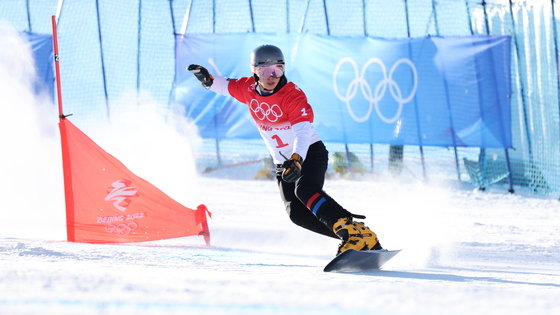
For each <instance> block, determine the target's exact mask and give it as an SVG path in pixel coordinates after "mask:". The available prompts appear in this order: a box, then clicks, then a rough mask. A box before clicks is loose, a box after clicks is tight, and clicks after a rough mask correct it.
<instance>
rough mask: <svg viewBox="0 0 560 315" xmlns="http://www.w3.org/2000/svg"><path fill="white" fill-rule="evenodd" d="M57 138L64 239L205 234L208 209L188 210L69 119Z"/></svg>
mask: <svg viewBox="0 0 560 315" xmlns="http://www.w3.org/2000/svg"><path fill="white" fill-rule="evenodd" d="M59 127H60V134H61V139H62V156H63V165H64V186H65V196H66V217H67V220H66V225H67V233H68V241H71V242H84V243H125V242H142V241H153V240H160V239H167V238H175V237H183V236H191V235H204V239H205V240H206V242H207V243H209V241H210V233H209V229H208V224H207V221H206V214H207V213H208V214H209V212H208V210H207V209H206V207H205V206H204V205H200V206H198V207H197V209H196V210H193V209H189V208H187V207H185V206H183V205H181V204H180V203H178V202H177V201H175V200H173V199H172V198H170V197H169V196H167V195H166V194H165V193H163V192H162V191H161V190H159V189H158V188H156V187H155V186H154V185H152V184H150V183H149V182H147V181H146V180H144V179H142V178H140V177H138V176H136V175H135V174H133V173H132V172H131V171H130V170H128V169H127V168H126V166H124V164H122V163H121V162H120V161H119V160H117V159H116V158H115V157H113V156H111V155H110V154H108V153H107V152H105V151H104V150H103V149H102V148H101V147H99V146H98V145H97V144H95V142H93V141H92V140H91V139H90V138H89V137H88V136H87V135H85V134H84V133H83V132H82V131H81V130H80V129H78V128H77V127H76V126H75V125H74V124H72V122H70V120H68V119H61V121H60V123H59Z"/></svg>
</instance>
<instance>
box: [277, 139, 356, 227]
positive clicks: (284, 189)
mask: <svg viewBox="0 0 560 315" xmlns="http://www.w3.org/2000/svg"><path fill="white" fill-rule="evenodd" d="M328 162H329V152H328V151H327V149H326V148H325V145H324V144H323V142H322V141H318V142H315V143H313V144H312V145H310V146H309V150H308V151H307V156H306V158H305V160H304V161H303V165H302V168H301V177H300V178H299V179H298V180H297V181H296V182H295V183H287V182H285V181H283V180H282V176H281V174H282V173H281V171H278V172H277V174H276V179H277V180H278V187H279V188H280V196H281V197H282V200H283V201H284V204H285V206H286V212H288V215H289V216H290V219H291V220H292V222H294V223H295V224H297V225H299V226H301V227H303V228H306V229H308V230H311V231H313V232H316V233H319V234H323V235H326V236H330V237H334V238H338V237H337V236H336V234H334V232H333V231H332V226H333V224H334V223H335V222H336V221H337V220H338V219H340V218H343V217H351V216H352V214H351V213H350V212H348V211H347V210H345V209H344V208H342V207H341V206H340V205H339V204H338V203H337V202H336V201H335V200H334V199H332V198H331V197H330V196H329V195H327V194H326V193H325V192H324V191H323V184H324V183H325V174H326V172H327V167H328Z"/></svg>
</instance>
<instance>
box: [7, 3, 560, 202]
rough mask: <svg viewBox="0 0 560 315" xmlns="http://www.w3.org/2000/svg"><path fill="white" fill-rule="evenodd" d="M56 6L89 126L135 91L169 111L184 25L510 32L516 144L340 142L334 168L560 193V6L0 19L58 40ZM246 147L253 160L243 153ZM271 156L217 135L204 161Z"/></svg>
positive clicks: (186, 10)
mask: <svg viewBox="0 0 560 315" xmlns="http://www.w3.org/2000/svg"><path fill="white" fill-rule="evenodd" d="M58 5H60V6H61V10H60V16H59V45H60V50H61V70H62V74H61V75H62V78H63V81H62V88H63V93H64V101H65V109H66V112H67V113H73V114H74V118H73V120H74V121H75V122H76V123H78V124H79V123H80V121H87V120H88V119H92V118H91V117H92V116H93V115H91V113H93V112H97V113H99V112H103V113H106V116H107V118H108V119H109V118H110V115H111V109H112V106H116V105H114V104H116V100H118V99H119V97H121V96H122V95H123V94H124V93H130V92H134V93H136V91H137V90H138V89H139V90H143V91H147V92H149V93H150V94H151V95H152V96H153V97H154V98H155V99H156V100H157V101H158V102H159V103H161V104H162V106H167V104H168V102H169V100H170V95H171V93H172V89H173V80H174V33H180V32H182V30H184V29H186V32H188V33H245V32H259V33H277V34H279V35H281V34H285V33H299V32H308V33H317V34H330V35H334V36H346V35H353V36H356V35H357V36H376V37H386V38H406V37H419V36H430V35H442V36H455V35H459V36H468V35H475V34H490V35H498V34H500V35H502V34H505V35H511V36H512V69H511V73H512V91H513V93H512V98H511V101H512V105H511V106H512V133H513V142H514V148H513V149H511V150H508V151H504V150H497V149H486V150H480V149H472V148H471V149H468V148H457V149H456V148H452V147H451V148H427V147H424V148H422V147H420V148H419V147H408V146H407V147H401V148H399V147H390V146H387V145H379V144H371V145H368V144H352V143H346V144H345V143H332V144H329V149H330V151H331V153H332V154H333V158H332V159H331V161H332V165H331V170H332V171H333V172H336V171H338V172H339V173H342V172H343V171H344V170H345V169H344V166H345V165H346V166H348V161H346V160H345V159H347V158H348V157H349V156H355V157H356V158H357V160H353V161H354V162H353V163H354V164H353V167H352V169H353V170H354V172H358V173H359V172H361V171H363V172H365V173H367V174H371V173H372V172H373V173H374V174H379V175H385V174H395V175H396V174H400V176H410V177H414V178H418V179H421V180H424V179H426V178H427V179H432V178H435V177H444V178H451V179H455V178H459V179H460V180H461V181H462V182H464V183H471V184H473V185H474V186H475V187H481V188H485V187H503V188H504V189H508V188H509V181H510V180H511V181H512V182H513V184H514V187H516V189H517V188H522V187H523V188H527V189H530V190H531V191H534V192H537V193H540V194H547V195H558V194H559V193H560V176H559V175H560V154H559V151H560V110H559V109H560V101H559V95H558V94H559V93H558V91H559V80H558V78H559V74H558V39H559V38H558V19H559V16H560V9H559V8H558V6H559V3H558V1H554V0H533V1H524V0H511V1H505V0H492V1H469V0H467V1H460V0H437V1H436V0H408V1H407V0H395V1H383V0H344V1H341V0H285V1H263V0H212V1H210V0H149V1H148V0H130V1H113V0H95V1H94V0H90V1H63V0H58V1H56V0H51V1H49V0H21V1H1V2H0V19H1V20H5V21H8V22H9V23H11V24H12V25H13V26H14V27H15V28H16V29H18V30H20V31H32V32H37V33H50V32H51V26H50V16H51V15H54V14H55V13H56V11H57V6H58ZM232 49H235V48H234V47H232ZM248 146H250V147H251V148H253V149H251V152H252V153H246V152H247V150H246V148H247V147H248ZM240 148H243V149H240ZM218 150H219V154H218ZM400 150H402V152H401V151H400ZM336 152H343V153H346V154H339V155H336V156H335V153H336ZM390 152H393V154H390ZM347 153H351V155H348V154H347ZM266 154H267V153H266V150H265V149H264V147H262V145H261V144H260V143H259V142H254V141H253V142H251V143H249V144H247V145H243V146H240V145H239V143H236V142H234V141H226V140H223V141H220V143H219V144H218V145H217V143H216V142H215V141H214V140H212V139H210V140H207V143H205V145H204V147H203V150H202V151H201V152H200V153H199V157H201V160H204V161H208V165H201V168H205V167H208V166H216V165H219V164H221V165H235V164H238V163H242V162H243V161H261V160H263V159H265V158H266ZM508 161H509V166H510V167H509V168H508ZM265 163H266V162H265ZM508 175H511V177H509V176H508Z"/></svg>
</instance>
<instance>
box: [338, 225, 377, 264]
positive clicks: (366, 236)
mask: <svg viewBox="0 0 560 315" xmlns="http://www.w3.org/2000/svg"><path fill="white" fill-rule="evenodd" d="M333 231H334V233H335V234H336V235H338V237H340V238H341V239H342V243H341V244H340V245H339V246H338V252H337V253H336V254H337V255H338V254H340V253H342V252H345V251H347V250H349V249H354V250H371V249H376V250H377V249H383V248H382V247H381V244H380V243H379V240H378V239H377V235H376V234H375V233H374V232H373V231H372V230H370V229H369V228H368V227H367V226H365V225H364V224H363V223H361V222H352V219H349V218H341V219H339V220H338V221H336V223H335V224H334V225H333Z"/></svg>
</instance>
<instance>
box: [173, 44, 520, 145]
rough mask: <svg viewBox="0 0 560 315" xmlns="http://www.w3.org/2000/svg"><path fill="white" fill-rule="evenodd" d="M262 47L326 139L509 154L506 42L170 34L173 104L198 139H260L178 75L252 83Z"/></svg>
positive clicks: (238, 110) (234, 107) (228, 103)
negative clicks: (274, 55)
mask: <svg viewBox="0 0 560 315" xmlns="http://www.w3.org/2000/svg"><path fill="white" fill-rule="evenodd" d="M262 44H273V45H276V46H278V47H280V48H281V49H282V50H283V52H284V57H285V59H286V76H287V77H288V80H290V81H293V82H294V83H296V84H297V85H298V86H299V87H300V88H302V90H303V91H304V92H305V93H306V95H307V97H308V101H309V103H310V104H311V106H312V107H313V110H314V112H315V122H314V124H315V126H316V128H317V130H318V132H319V134H320V136H321V137H322V139H323V140H325V141H332V142H344V143H386V144H402V145H426V146H458V147H485V148H510V147H511V142H512V140H511V110H510V96H511V76H510V64H511V52H510V50H511V38H510V37H509V36H469V37H422V38H411V39H383V38H372V37H334V36H322V35H312V34H302V35H283V36H278V35H263V34H254V33H249V34H188V35H184V36H183V35H178V36H177V38H176V56H177V59H176V71H177V75H176V80H175V83H176V89H175V102H177V103H181V104H184V105H185V108H186V109H187V115H188V116H189V117H190V118H192V119H193V120H194V121H195V122H196V123H197V125H198V126H199V128H200V132H201V135H202V136H203V137H205V138H220V139H228V138H229V139H231V138H244V139H248V138H259V135H258V133H257V130H256V128H255V127H254V125H253V122H252V120H251V118H250V116H249V113H248V110H247V108H246V106H245V105H242V104H239V103H238V102H237V101H235V100H234V99H232V98H228V97H224V96H220V95H216V94H215V93H213V92H211V91H207V90H205V89H204V88H202V87H201V86H200V83H199V82H198V81H197V80H196V79H195V78H194V76H193V75H192V74H190V73H189V72H188V71H186V70H185V68H186V67H187V66H188V65H189V64H191V63H194V64H200V65H202V66H204V67H206V68H208V69H209V71H210V72H211V73H214V74H219V75H223V76H226V77H231V78H238V77H245V76H250V75H251V71H250V68H249V55H250V53H251V51H252V50H253V49H254V48H255V47H257V46H259V45H262Z"/></svg>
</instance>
